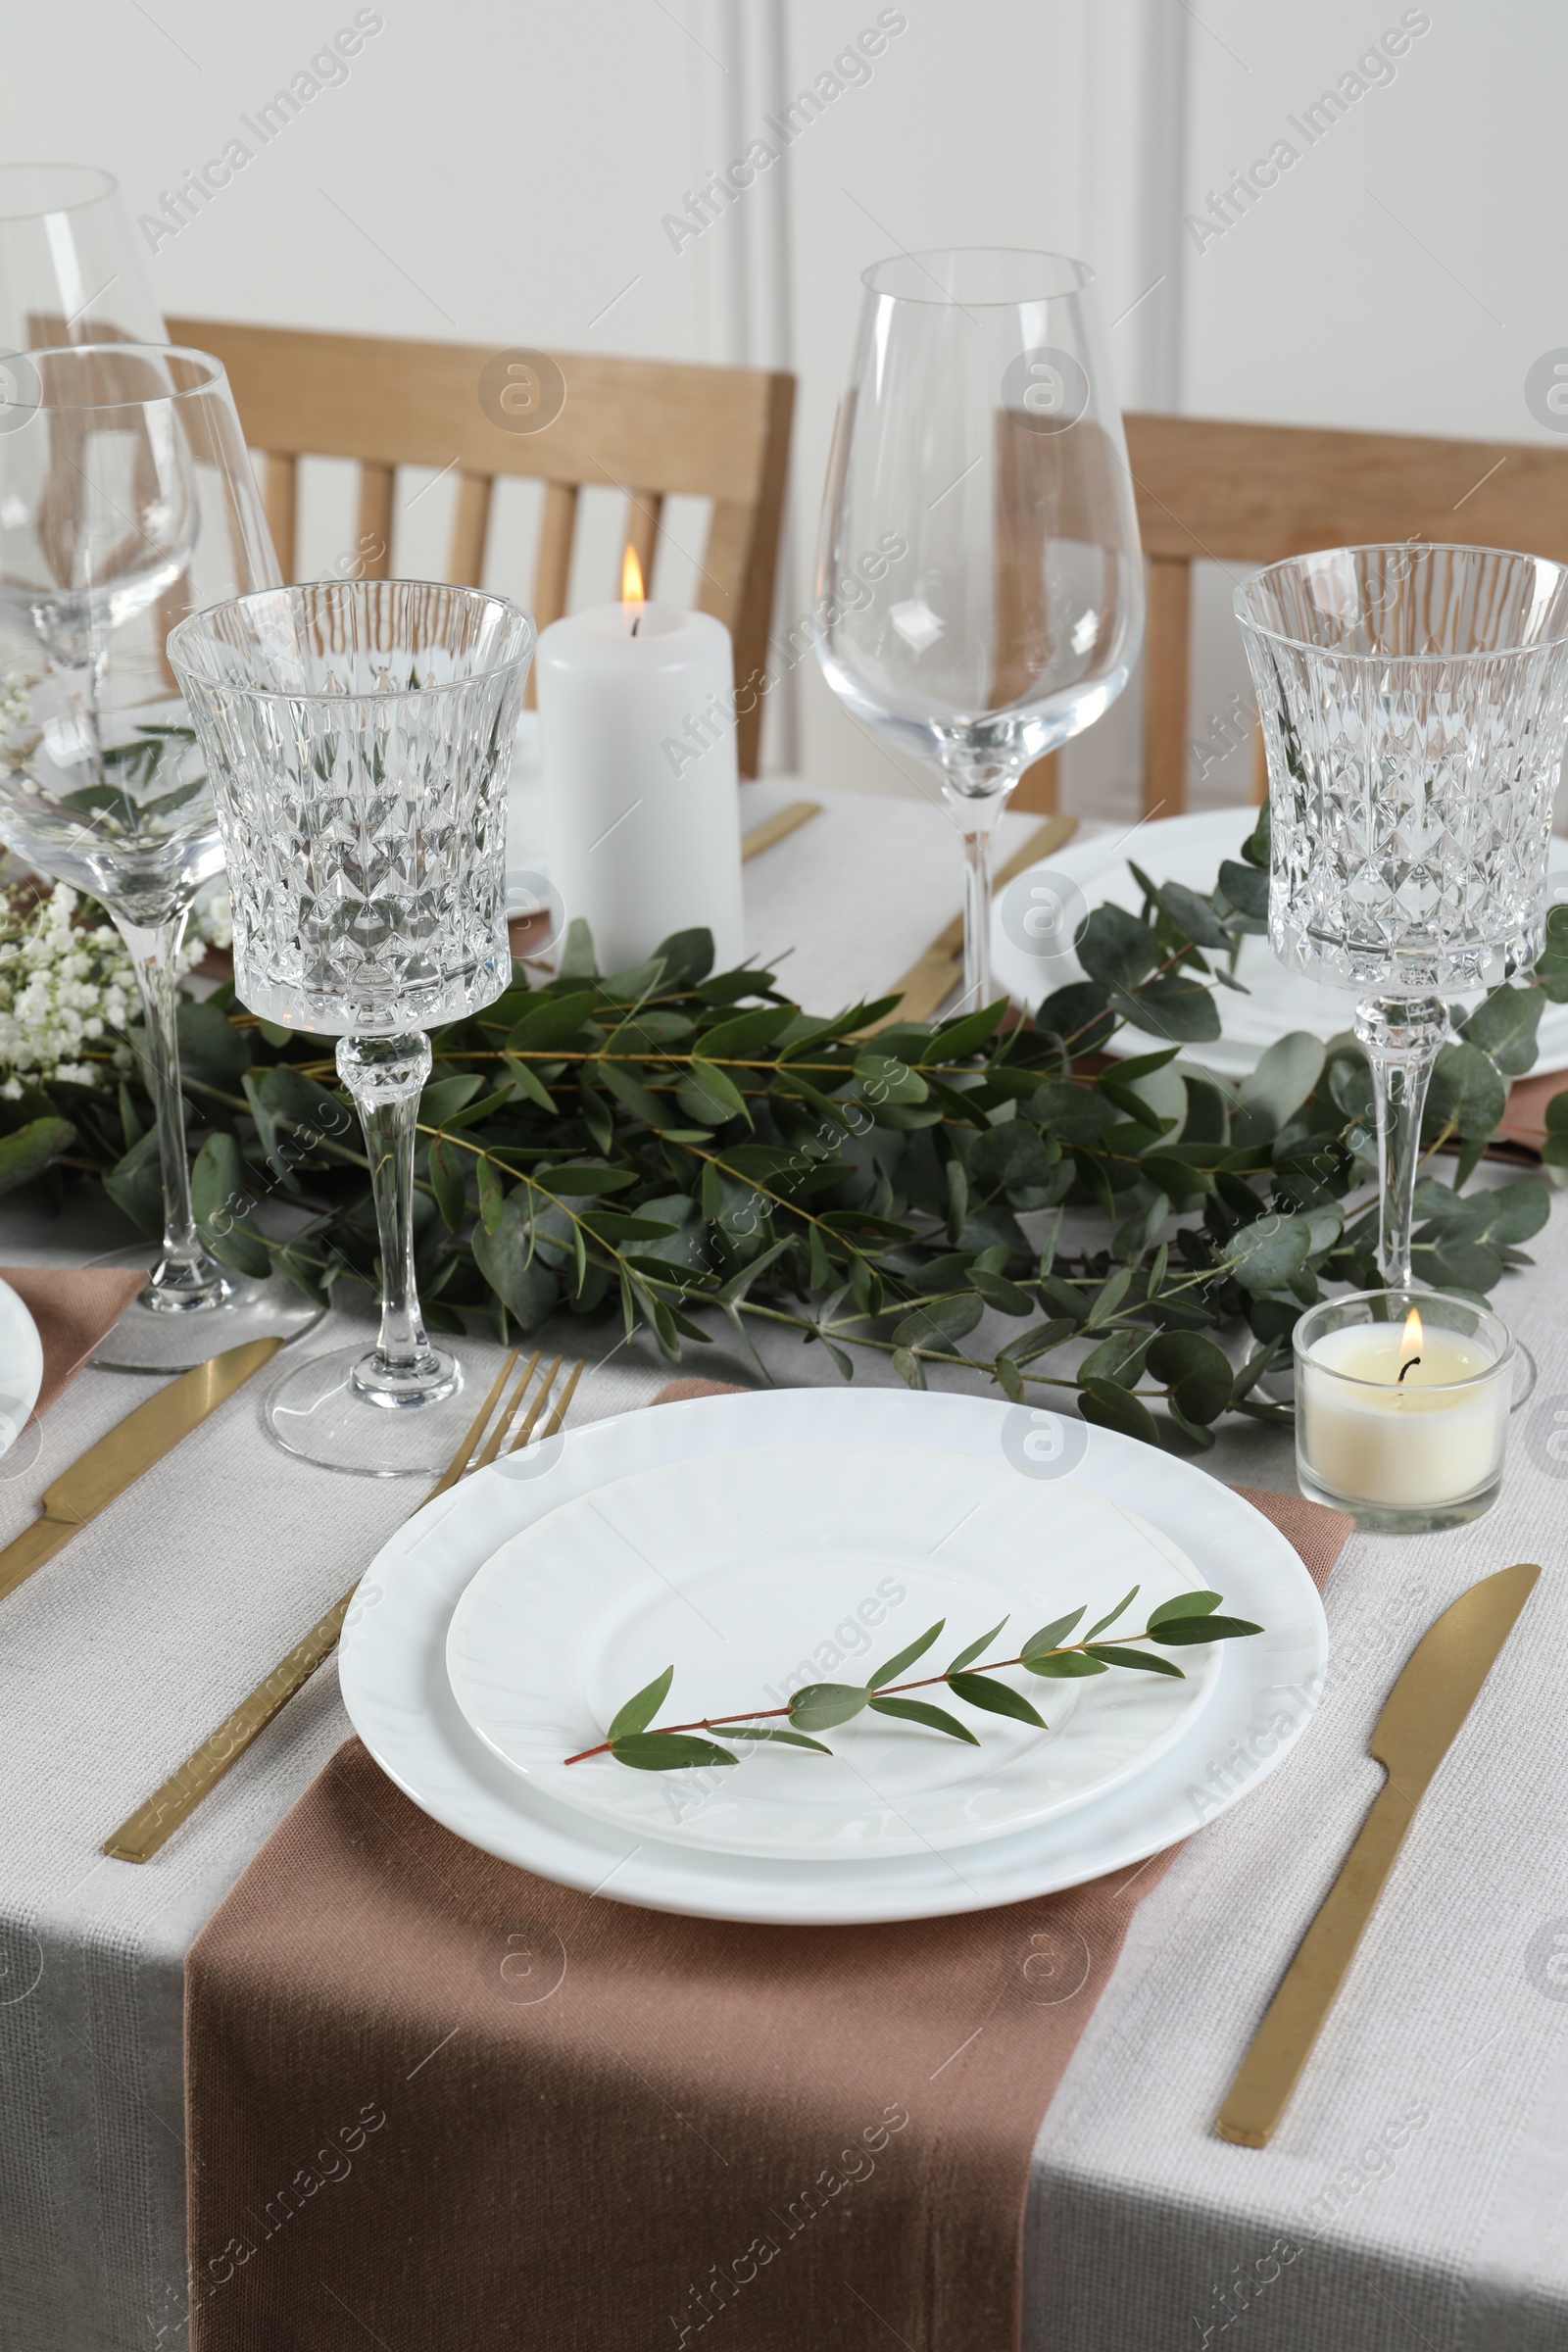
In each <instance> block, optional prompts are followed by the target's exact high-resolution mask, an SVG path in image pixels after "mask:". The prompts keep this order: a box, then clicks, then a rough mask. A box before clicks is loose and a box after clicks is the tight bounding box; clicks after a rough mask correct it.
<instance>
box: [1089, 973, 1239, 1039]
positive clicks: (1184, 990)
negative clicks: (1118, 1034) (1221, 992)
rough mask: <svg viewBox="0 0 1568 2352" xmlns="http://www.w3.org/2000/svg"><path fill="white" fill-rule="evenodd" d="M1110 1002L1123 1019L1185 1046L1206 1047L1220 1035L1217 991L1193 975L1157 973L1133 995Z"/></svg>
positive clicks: (1124, 995) (1119, 994)
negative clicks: (1215, 998) (1215, 996)
mask: <svg viewBox="0 0 1568 2352" xmlns="http://www.w3.org/2000/svg"><path fill="white" fill-rule="evenodd" d="M1111 1003H1112V1004H1113V1005H1114V1006H1115V1008H1116V1010H1117V1011H1118V1012H1119V1013H1120V1014H1121V1016H1122V1019H1123V1020H1125V1021H1131V1022H1133V1023H1134V1024H1135V1026H1136V1027H1138V1028H1140V1029H1149V1030H1152V1032H1153V1034H1154V1036H1155V1037H1171V1038H1176V1039H1178V1040H1179V1041H1180V1042H1181V1043H1182V1044H1183V1045H1202V1044H1206V1043H1207V1042H1208V1041H1209V1040H1210V1039H1212V1038H1216V1037H1218V1035H1219V1032H1220V1020H1219V1006H1218V1005H1216V1004H1215V1002H1214V992H1213V990H1212V989H1211V988H1209V987H1208V985H1207V984H1206V982H1205V981H1203V980H1202V979H1201V978H1198V977H1196V976H1195V975H1194V974H1193V973H1191V972H1159V973H1156V975H1155V976H1154V978H1153V979H1152V980H1146V981H1145V982H1144V985H1143V987H1142V988H1138V989H1134V990H1133V991H1132V992H1131V994H1127V993H1118V994H1116V995H1114V996H1113V997H1112V999H1111Z"/></svg>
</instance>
